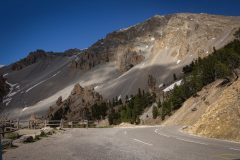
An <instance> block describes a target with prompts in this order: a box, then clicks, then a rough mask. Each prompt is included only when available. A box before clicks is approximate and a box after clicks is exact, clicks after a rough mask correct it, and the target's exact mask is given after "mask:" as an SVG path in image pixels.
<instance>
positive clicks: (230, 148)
mask: <svg viewBox="0 0 240 160" xmlns="http://www.w3.org/2000/svg"><path fill="white" fill-rule="evenodd" d="M229 149H231V150H235V151H240V149H236V148H229Z"/></svg>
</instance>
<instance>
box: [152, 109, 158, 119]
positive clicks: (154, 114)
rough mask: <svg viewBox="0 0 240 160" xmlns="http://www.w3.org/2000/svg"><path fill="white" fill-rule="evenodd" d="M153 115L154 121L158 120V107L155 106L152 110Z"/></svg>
mask: <svg viewBox="0 0 240 160" xmlns="http://www.w3.org/2000/svg"><path fill="white" fill-rule="evenodd" d="M152 115H153V119H156V118H157V116H158V108H157V107H156V106H154V107H153V109H152Z"/></svg>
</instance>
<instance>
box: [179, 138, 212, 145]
mask: <svg viewBox="0 0 240 160" xmlns="http://www.w3.org/2000/svg"><path fill="white" fill-rule="evenodd" d="M176 139H178V140H180V141H185V142H190V143H196V144H202V145H208V144H207V143H202V142H196V141H191V140H186V139H182V138H176Z"/></svg>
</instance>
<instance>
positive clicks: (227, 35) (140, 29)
mask: <svg viewBox="0 0 240 160" xmlns="http://www.w3.org/2000/svg"><path fill="white" fill-rule="evenodd" d="M239 20H240V18H239V17H224V16H217V15H208V14H185V13H183V14H173V15H166V16H159V15H157V16H154V17H152V18H150V19H148V20H147V21H145V22H143V23H139V24H137V25H135V26H131V27H129V28H126V29H121V30H119V31H115V32H112V33H110V34H108V35H107V36H106V37H105V38H104V39H101V40H99V41H98V42H96V43H95V44H93V45H92V46H91V47H90V48H88V49H86V50H84V51H83V54H80V55H79V56H78V57H77V58H76V59H75V61H73V65H72V66H73V67H75V68H80V69H84V70H88V69H91V68H92V67H94V66H96V65H98V64H102V63H106V62H108V61H116V64H117V66H118V67H119V70H121V71H122V72H125V71H127V70H129V69H130V68H131V67H133V66H135V65H137V64H139V63H140V62H142V61H144V59H147V58H149V57H150V56H151V54H157V53H158V52H159V51H161V50H166V51H167V50H169V51H170V50H171V54H170V56H172V57H174V58H175V59H178V61H179V62H180V61H181V60H183V59H185V58H186V57H190V58H191V57H192V58H197V57H199V56H200V57H204V56H206V55H208V54H210V53H211V52H212V51H213V47H214V46H215V47H216V48H219V47H222V46H223V45H224V44H226V43H228V42H229V41H230V40H232V37H233V36H232V35H233V33H234V32H235V30H236V29H237V28H238V27H239V26H240V21H239ZM153 56H154V55H153ZM179 62H178V63H179Z"/></svg>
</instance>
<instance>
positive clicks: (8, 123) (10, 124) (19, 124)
mask: <svg viewBox="0 0 240 160" xmlns="http://www.w3.org/2000/svg"><path fill="white" fill-rule="evenodd" d="M89 123H93V122H92V121H88V120H81V121H66V120H63V119H61V120H46V119H42V120H1V121H0V135H2V136H4V134H5V133H11V132H15V131H17V130H19V129H24V128H28V129H41V128H43V127H60V128H79V127H85V128H88V126H89Z"/></svg>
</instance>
